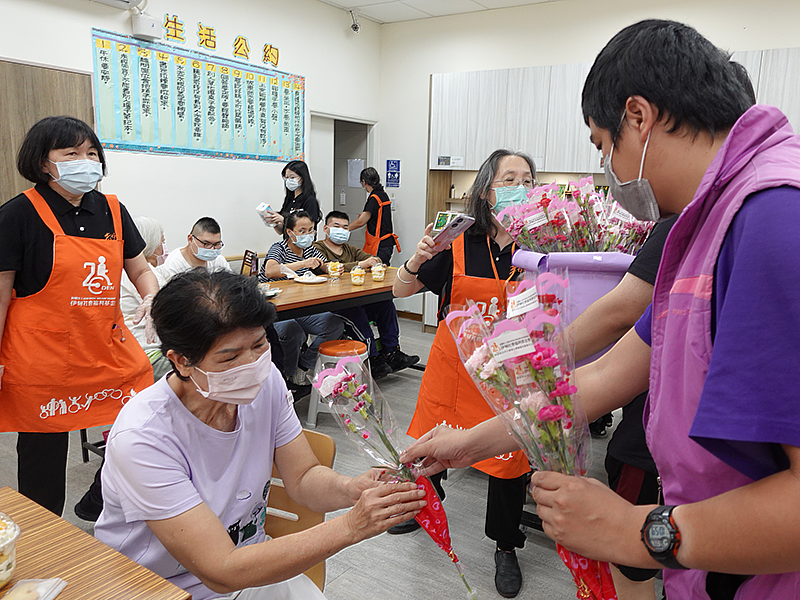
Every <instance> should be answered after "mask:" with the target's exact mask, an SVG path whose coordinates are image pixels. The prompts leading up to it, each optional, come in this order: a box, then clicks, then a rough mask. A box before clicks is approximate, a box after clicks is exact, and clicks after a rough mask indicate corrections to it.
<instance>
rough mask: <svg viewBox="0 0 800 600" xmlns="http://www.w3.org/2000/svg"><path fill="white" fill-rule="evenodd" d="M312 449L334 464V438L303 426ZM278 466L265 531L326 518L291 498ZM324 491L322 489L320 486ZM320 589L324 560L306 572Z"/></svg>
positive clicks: (276, 533) (281, 531) (291, 529)
mask: <svg viewBox="0 0 800 600" xmlns="http://www.w3.org/2000/svg"><path fill="white" fill-rule="evenodd" d="M303 433H305V435H306V439H307V440H308V443H309V445H310V446H311V449H312V450H313V451H314V454H315V455H316V457H317V460H319V462H320V464H322V465H324V466H326V467H332V466H333V459H334V457H335V456H336V442H335V441H334V440H333V438H332V437H330V436H329V435H325V434H324V433H319V432H316V431H309V430H308V429H304V430H303ZM280 476H281V475H280V473H279V472H278V469H277V467H274V466H273V468H272V486H271V487H270V491H269V499H268V500H267V518H266V520H265V522H264V531H265V532H266V533H267V535H269V536H271V537H273V538H276V537H280V536H282V535H287V534H290V533H297V532H298V531H303V530H305V529H308V528H309V527H313V526H314V525H319V524H320V523H322V522H323V521H325V513H318V512H314V511H313V510H311V509H309V508H306V507H305V506H302V505H300V504H298V503H297V502H295V501H294V500H292V499H291V498H290V497H289V494H287V493H286V488H285V487H284V486H283V481H281V479H280ZM320 492H324V490H320ZM305 574H306V575H307V576H308V577H309V579H311V581H313V582H314V583H315V584H316V585H317V587H318V588H319V589H320V591H322V590H323V588H324V587H325V561H322V562H321V563H319V564H316V565H314V566H313V567H311V568H310V569H309V570H308V571H306V573H305Z"/></svg>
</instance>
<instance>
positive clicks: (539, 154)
mask: <svg viewBox="0 0 800 600" xmlns="http://www.w3.org/2000/svg"><path fill="white" fill-rule="evenodd" d="M551 70H552V67H549V66H547V67H525V68H523V69H509V70H508V96H507V102H506V114H505V121H506V123H505V140H506V146H507V147H508V148H511V149H512V150H518V151H522V152H526V153H527V154H528V155H529V156H530V157H531V158H532V159H533V162H534V163H535V164H536V170H537V171H542V170H543V169H544V156H545V150H546V148H547V107H548V104H549V102H550V73H551Z"/></svg>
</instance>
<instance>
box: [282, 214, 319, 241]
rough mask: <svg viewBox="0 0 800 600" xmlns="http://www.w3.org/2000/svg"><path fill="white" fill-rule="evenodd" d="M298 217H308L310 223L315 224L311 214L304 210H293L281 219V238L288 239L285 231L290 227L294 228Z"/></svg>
mask: <svg viewBox="0 0 800 600" xmlns="http://www.w3.org/2000/svg"><path fill="white" fill-rule="evenodd" d="M300 219H308V220H309V221H311V224H312V225H315V223H314V219H312V218H311V215H310V214H308V213H307V212H306V211H304V210H294V211H292V212H290V213H289V214H288V215H286V218H285V219H284V221H283V238H284V239H288V238H289V234H288V233H287V232H288V231H289V230H290V229H291V230H294V226H295V225H297V222H298V221H299V220H300Z"/></svg>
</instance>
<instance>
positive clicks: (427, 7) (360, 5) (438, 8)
mask: <svg viewBox="0 0 800 600" xmlns="http://www.w3.org/2000/svg"><path fill="white" fill-rule="evenodd" d="M320 2H324V3H325V4H330V5H331V6H336V7H338V8H341V9H343V10H358V11H359V13H358V16H359V17H363V18H365V19H370V20H371V21H376V22H378V23H397V22H399V21H413V20H415V19H430V18H431V17H444V16H448V15H458V14H462V13H472V12H481V11H484V10H492V9H495V8H510V7H512V6H528V5H531V4H544V3H545V2H558V0H320Z"/></svg>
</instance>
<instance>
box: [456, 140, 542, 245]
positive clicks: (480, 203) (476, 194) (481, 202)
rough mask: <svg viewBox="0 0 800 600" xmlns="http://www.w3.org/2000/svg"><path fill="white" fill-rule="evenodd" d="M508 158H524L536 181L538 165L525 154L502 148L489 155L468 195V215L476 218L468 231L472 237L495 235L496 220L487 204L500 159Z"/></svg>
mask: <svg viewBox="0 0 800 600" xmlns="http://www.w3.org/2000/svg"><path fill="white" fill-rule="evenodd" d="M506 156H519V157H521V158H524V159H525V161H526V162H527V163H528V166H530V168H531V176H532V177H533V179H534V180H535V179H536V164H535V163H534V162H533V159H532V158H531V157H530V156H528V155H527V154H525V153H524V152H515V151H513V150H507V149H505V148H502V149H500V150H495V151H494V152H492V153H491V154H490V155H489V158H487V159H486V160H485V161H483V164H482V165H481V166H480V168H479V169H478V174H477V175H476V176H475V181H474V182H473V183H472V187H471V188H469V192H468V193H467V214H468V215H470V216H471V217H474V218H475V224H474V225H473V226H472V227H470V228H469V229H468V230H467V233H469V234H471V235H480V236H485V235H486V234H487V233H488V234H492V233H494V228H495V227H496V224H495V219H493V218H492V209H491V207H490V206H489V203H488V202H487V198H488V197H489V192H491V191H492V182H493V181H494V179H495V177H496V175H497V167H498V165H499V164H500V159H502V158H504V157H506Z"/></svg>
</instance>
